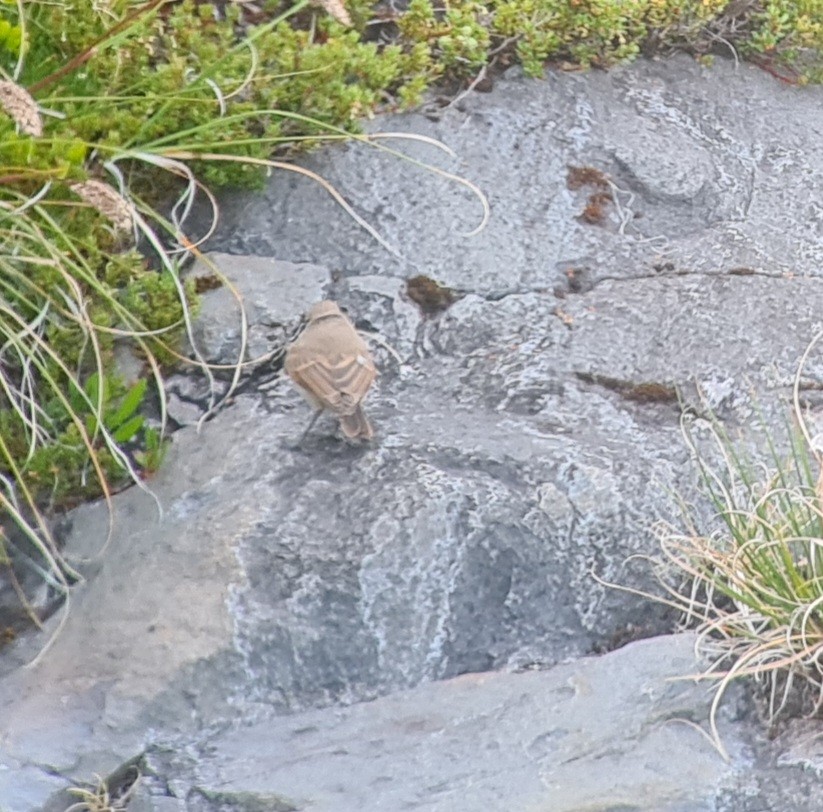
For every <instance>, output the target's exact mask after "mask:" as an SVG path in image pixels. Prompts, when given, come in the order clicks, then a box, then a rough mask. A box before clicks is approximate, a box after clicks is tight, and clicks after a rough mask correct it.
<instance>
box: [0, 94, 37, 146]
mask: <svg viewBox="0 0 823 812" xmlns="http://www.w3.org/2000/svg"><path fill="white" fill-rule="evenodd" d="M0 107H2V108H3V109H4V110H5V111H6V112H7V113H8V114H9V116H11V118H13V119H14V121H15V122H16V123H17V126H18V128H19V129H20V132H22V133H25V134H26V135H33V136H35V138H37V137H39V136H41V135H42V134H43V120H42V119H41V118H40V110H39V109H38V107H37V102H36V101H35V100H34V99H33V98H32V97H31V95H30V94H29V92H28V91H27V90H26V89H25V88H22V87H20V85H18V84H15V83H14V82H7V81H0Z"/></svg>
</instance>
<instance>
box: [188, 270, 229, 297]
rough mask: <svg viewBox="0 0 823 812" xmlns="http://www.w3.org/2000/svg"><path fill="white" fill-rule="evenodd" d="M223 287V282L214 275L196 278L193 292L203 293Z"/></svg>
mask: <svg viewBox="0 0 823 812" xmlns="http://www.w3.org/2000/svg"><path fill="white" fill-rule="evenodd" d="M222 287H223V280H222V279H220V278H219V277H217V276H215V275H214V274H206V275H205V276H197V277H195V279H194V290H195V292H196V293H198V294H200V293H205V292H206V291H207V290H216V289H217V288H222Z"/></svg>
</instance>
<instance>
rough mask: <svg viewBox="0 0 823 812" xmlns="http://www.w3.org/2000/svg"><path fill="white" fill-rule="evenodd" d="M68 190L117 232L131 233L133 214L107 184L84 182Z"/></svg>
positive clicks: (98, 181)
mask: <svg viewBox="0 0 823 812" xmlns="http://www.w3.org/2000/svg"><path fill="white" fill-rule="evenodd" d="M69 188H70V189H71V190H72V192H74V193H75V194H76V195H77V196H78V197H80V198H82V199H83V200H84V201H85V202H86V203H88V204H89V205H90V206H92V207H93V208H95V209H97V211H99V212H100V214H102V215H103V216H104V217H105V218H106V219H108V220H109V221H111V224H112V225H113V226H114V228H115V230H117V231H124V232H128V231H131V229H132V225H133V223H134V213H133V211H132V207H131V205H130V204H129V202H128V201H127V200H126V199H125V198H124V197H122V196H121V195H120V194H119V193H118V192H116V191H115V190H114V189H112V187H111V186H109V185H108V184H107V183H103V181H100V180H84V181H81V182H77V183H71V184H69Z"/></svg>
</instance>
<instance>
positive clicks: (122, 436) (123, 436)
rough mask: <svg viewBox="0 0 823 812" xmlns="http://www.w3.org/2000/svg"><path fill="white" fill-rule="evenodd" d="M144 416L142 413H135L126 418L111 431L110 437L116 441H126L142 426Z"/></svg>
mask: <svg viewBox="0 0 823 812" xmlns="http://www.w3.org/2000/svg"><path fill="white" fill-rule="evenodd" d="M144 421H145V418H144V417H143V415H142V414H136V415H135V416H134V417H132V418H131V420H127V421H126V422H125V423H123V425H122V426H119V427H118V428H117V430H116V431H113V432H112V435H111V436H112V437H113V438H114V441H115V442H116V443H127V442H128V441H129V440H131V439H132V438H133V437H134V435H135V434H137V432H138V431H140V429H142V428H143V422H144Z"/></svg>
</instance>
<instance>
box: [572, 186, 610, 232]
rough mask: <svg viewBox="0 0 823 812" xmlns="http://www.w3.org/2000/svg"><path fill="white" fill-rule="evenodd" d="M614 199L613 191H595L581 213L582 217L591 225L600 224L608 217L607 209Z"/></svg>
mask: <svg viewBox="0 0 823 812" xmlns="http://www.w3.org/2000/svg"><path fill="white" fill-rule="evenodd" d="M612 200H613V198H612V193H611V192H595V193H594V194H592V195H589V199H588V200H587V201H586V208H585V209H583V211H582V212H581V214H580V219H581V220H582V221H583V222H584V223H589V225H600V224H601V223H602V222H603V221H604V220H605V219H606V209H607V207H608V204H609V203H611V202H612Z"/></svg>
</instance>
